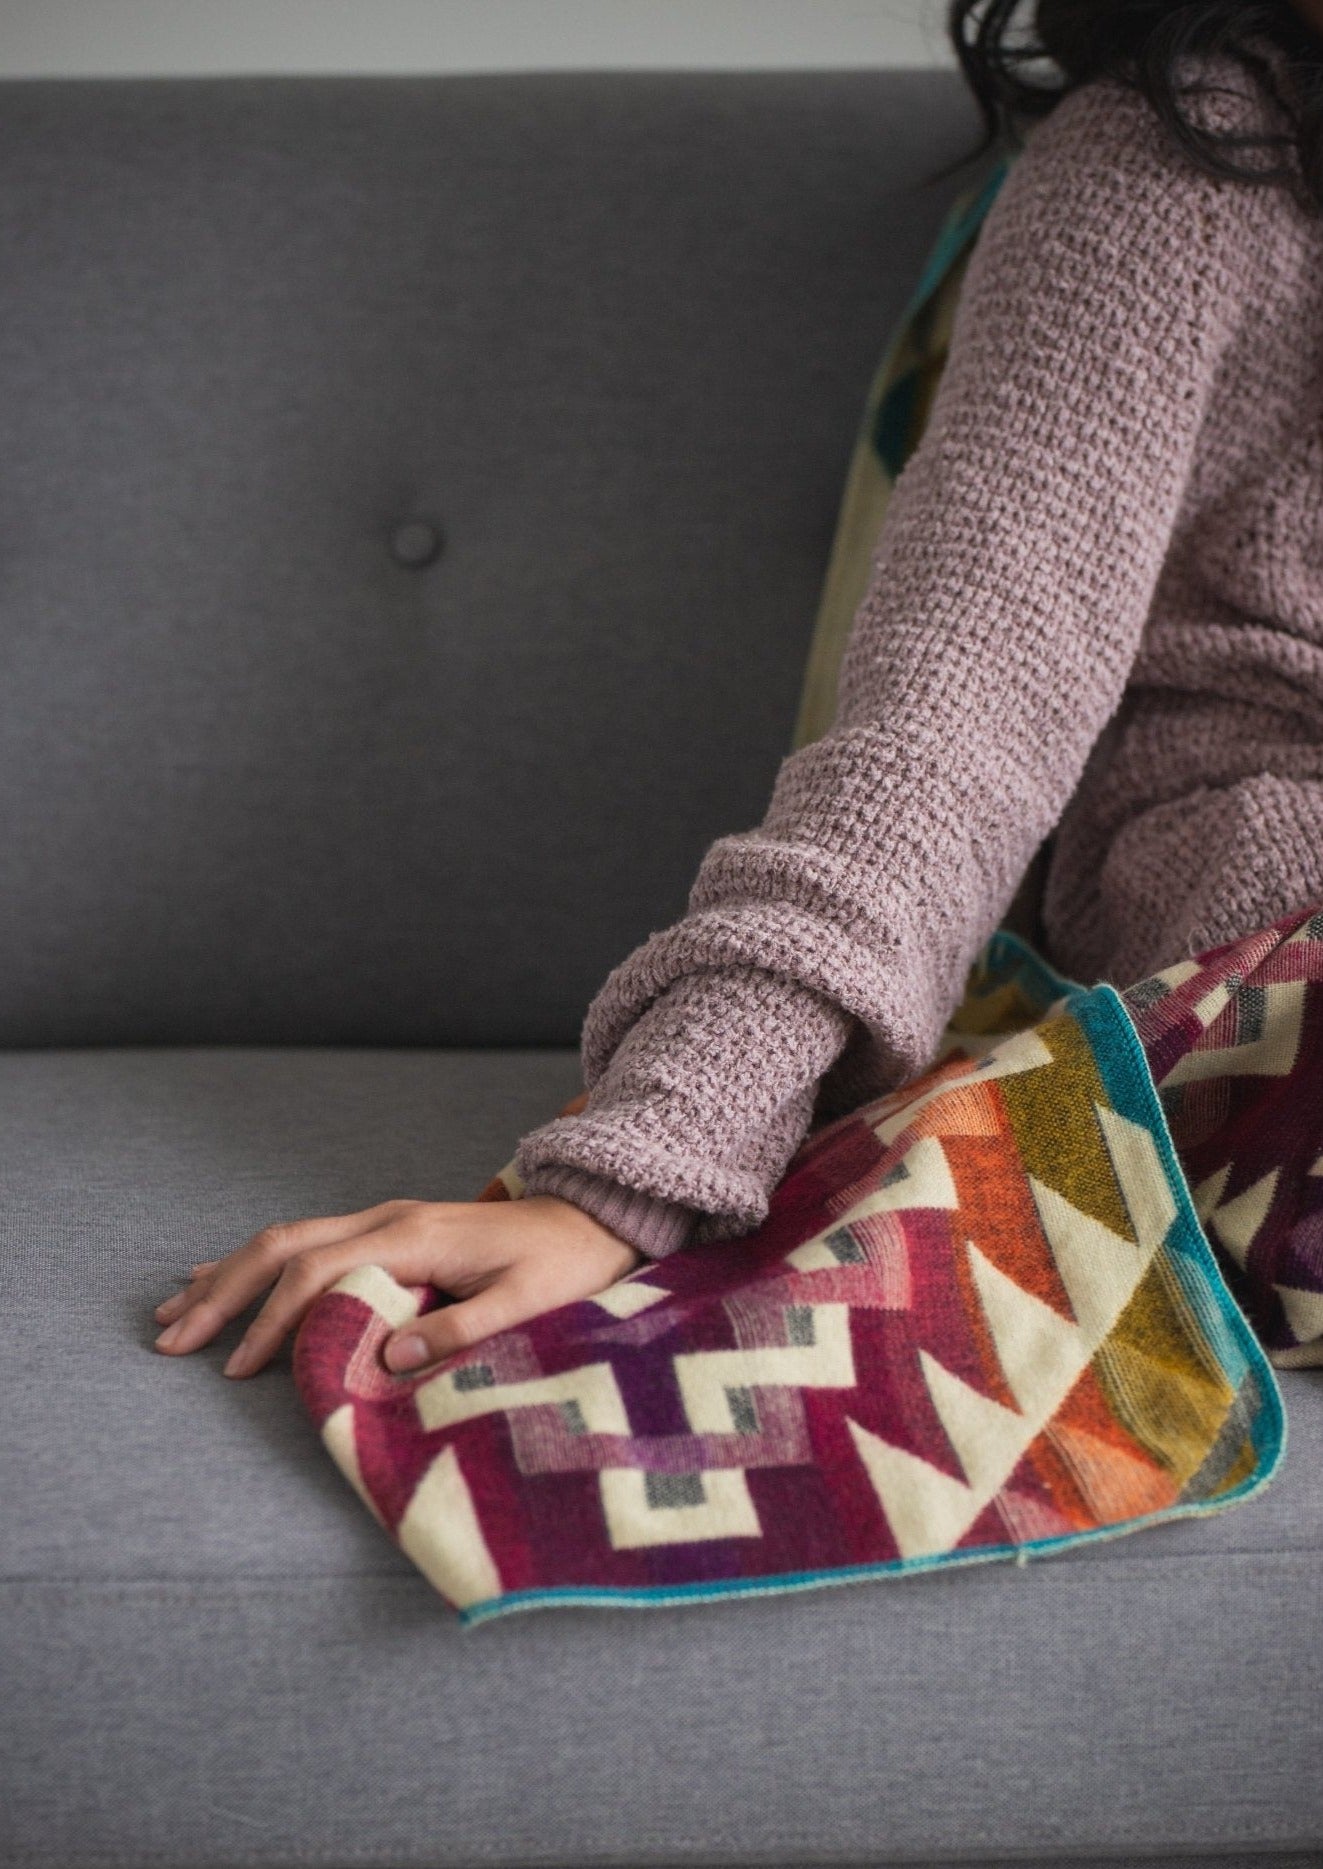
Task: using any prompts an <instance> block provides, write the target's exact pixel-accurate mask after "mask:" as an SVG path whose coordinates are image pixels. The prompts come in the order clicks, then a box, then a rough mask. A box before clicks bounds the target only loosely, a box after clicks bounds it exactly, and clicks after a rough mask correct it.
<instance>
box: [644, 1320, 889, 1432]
mask: <svg viewBox="0 0 1323 1869" xmlns="http://www.w3.org/2000/svg"><path fill="white" fill-rule="evenodd" d="M804 1308H805V1309H806V1310H808V1312H809V1314H810V1316H811V1317H812V1319H813V1339H814V1340H813V1342H812V1343H795V1344H788V1345H781V1344H759V1345H758V1346H757V1347H755V1348H754V1349H751V1350H697V1351H694V1352H692V1353H685V1354H681V1355H679V1356H675V1357H672V1359H671V1364H672V1367H673V1369H674V1371H675V1380H676V1384H677V1386H678V1388H679V1391H680V1399H681V1401H682V1402H683V1403H684V1412H685V1420H686V1421H687V1423H688V1425H689V1428H690V1429H691V1431H692V1432H693V1433H694V1434H735V1433H738V1431H739V1430H738V1426H737V1423H736V1421H735V1418H734V1416H733V1414H732V1413H731V1406H730V1396H729V1394H728V1391H729V1390H730V1389H732V1388H745V1389H751V1388H758V1387H760V1386H761V1387H775V1388H791V1389H852V1388H854V1386H855V1381H856V1378H855V1368H854V1351H853V1348H852V1346H851V1342H850V1307H849V1305H848V1304H815V1305H808V1306H806V1307H804Z"/></svg>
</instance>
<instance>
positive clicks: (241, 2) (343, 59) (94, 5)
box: [0, 0, 954, 78]
mask: <svg viewBox="0 0 1323 1869" xmlns="http://www.w3.org/2000/svg"><path fill="white" fill-rule="evenodd" d="M945 17H946V8H945V5H944V4H943V3H942V0H0V77H10V78H44V77H102V76H105V77H150V76H157V75H160V76H186V75H190V74H220V73H226V72H341V71H357V72H427V71H508V70H520V69H522V70H538V69H542V70H549V69H554V68H558V67H559V68H565V67H570V68H579V69H586V68H590V67H596V68H599V69H608V70H609V69H612V68H615V69H621V68H625V67H639V66H653V67H662V68H666V67H671V68H677V67H682V66H683V67H688V68H691V69H693V68H704V67H706V68H709V69H718V70H720V69H731V68H748V69H759V68H761V69H768V68H771V67H774V66H810V67H813V66H816V67H832V66H837V67H839V66H849V65H864V66H867V65H946V64H951V63H954V60H953V57H952V54H951V52H950V50H949V47H948V46H947V43H946V38H945V25H944V22H945Z"/></svg>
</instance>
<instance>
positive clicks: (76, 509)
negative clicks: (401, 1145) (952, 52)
mask: <svg viewBox="0 0 1323 1869" xmlns="http://www.w3.org/2000/svg"><path fill="white" fill-rule="evenodd" d="M976 131H977V120H976V115H975V112H974V108H973V105H972V102H971V101H970V100H969V99H968V96H967V93H966V92H965V89H964V86H963V82H962V80H961V79H960V78H959V76H958V74H956V73H955V72H954V71H950V70H944V69H936V68H935V69H932V70H877V71H809V72H777V71H771V72H757V73H737V72H718V73H711V72H684V71H668V72H660V73H658V72H585V73H566V72H550V73H518V74H510V73H499V74H480V75H462V76H459V75H456V76H438V77H422V78H416V77H384V78H383V77H361V78H359V77H346V78H326V77H295V78H285V77H258V78H250V77H244V78H239V77H225V78H203V79H196V78H195V79H160V78H156V79H141V80H138V79H132V80H129V79H105V80H101V79H94V80H87V79H76V80H46V79H41V80H10V81H7V82H5V83H0V420H2V421H3V424H4V441H3V448H0V486H2V487H3V497H2V498H0V667H2V668H3V682H2V684H0V796H3V799H4V822H3V834H2V835H0V865H3V875H2V876H0V1045H6V1046H18V1047H27V1046H45V1045H104V1044H144V1045H151V1044H323V1043H334V1044H348V1045H353V1044H372V1045H377V1044H379V1045H414V1044H419V1045H459V1046H465V1045H567V1044H571V1045H572V1044H575V1043H577V1041H578V1037H579V1030H580V1025H581V1021H582V1016H583V1012H584V1010H585V1007H586V1005H587V1002H588V1000H589V999H590V998H591V997H592V995H593V993H594V992H595V991H596V990H597V988H598V986H599V985H600V983H601V981H602V979H603V978H604V976H605V974H606V973H607V972H608V971H609V969H610V968H611V967H613V966H614V965H615V964H616V962H617V961H619V960H621V959H622V958H623V957H624V955H625V954H626V953H627V952H628V951H629V949H631V948H632V947H633V946H635V945H636V944H637V943H638V942H639V941H641V940H643V939H644V938H645V937H646V936H647V935H648V934H649V933H650V932H651V931H652V930H653V929H656V928H659V927H662V926H665V925H666V924H668V923H670V922H671V921H673V920H674V919H676V918H677V917H678V916H679V915H681V914H683V913H684V910H685V906H686V900H687V895H688V889H689V885H690V883H691V881H692V879H693V875H694V872H695V870H696V869H697V867H698V864H699V861H700V860H701V857H702V855H703V852H704V851H705V849H706V848H707V846H708V845H709V844H710V843H711V842H712V840H713V839H714V838H716V837H718V836H721V835H722V834H724V833H725V832H727V831H731V830H735V829H742V828H746V827H748V826H751V825H753V824H756V823H757V822H758V821H759V820H760V819H761V817H762V815H763V812H764V810H765V808H766V804H767V799H768V795H769V793H770V790H771V785H772V781H773V779H774V777H775V774H776V769H777V767H778V765H779V763H780V761H781V759H782V758H784V757H785V755H786V753H787V751H788V749H789V742H790V735H791V731H792V728H793V722H794V716H795V709H796V703H797V700H798V695H799V685H800V679H801V675H802V672H803V667H804V660H805V656H806V653H807V649H808V643H809V637H810V632H811V627H812V622H813V616H814V610H815V605H816V602H817V597H818V591H819V588H820V584H821V581H822V576H823V573H824V570H825V567H826V561H827V554H828V549H829V546H830V543H831V536H832V529H833V526H834V523H835V518H836V512H837V505H838V501H839V498H840V494H841V490H842V486H843V482H844V476H845V470H846V466H847V463H848V460H849V456H850V450H851V446H852V443H853V441H854V437H855V433H856V430H857V426H858V422H859V417H860V412H861V408H862V402H863V397H864V394H865V391H866V388H867V385H868V383H869V381H870V379H871V376H872V373H873V371H874V369H875V368H876V366H877V363H878V361H879V358H880V355H881V350H882V346H883V344H884V342H885V340H886V338H887V336H888V335H889V332H890V329H891V327H892V325H893V323H894V321H895V319H896V317H897V316H898V314H899V312H900V309H901V307H902V305H903V303H904V300H905V298H906V297H907V296H908V293H909V291H910V289H911V287H912V285H913V283H914V281H915V279H916V278H917V276H918V272H919V269H920V267H921V265H922V262H923V258H924V255H925V252H926V251H927V249H928V246H929V245H930V243H931V241H932V239H933V238H934V237H935V234H936V230H937V227H938V225H939V222H940V220H941V218H942V215H943V214H944V213H945V211H946V208H947V207H948V205H949V203H950V201H951V199H952V197H953V196H954V194H955V193H956V192H958V191H959V190H960V189H963V188H965V187H967V186H969V185H970V181H971V179H977V177H978V175H979V174H980V173H981V167H980V165H978V164H975V165H972V166H970V167H966V168H962V169H961V170H960V171H959V172H958V173H957V174H956V175H955V176H953V177H951V178H948V179H946V180H944V181H942V182H940V183H937V184H935V185H925V184H924V182H923V178H924V177H925V176H926V175H927V174H928V173H929V171H931V170H932V169H933V168H935V167H937V166H938V165H939V164H940V163H942V162H945V161H947V160H948V159H950V158H951V157H953V156H955V155H956V154H958V153H961V152H963V151H964V150H965V149H967V148H968V147H970V146H971V145H972V143H973V141H974V138H975V134H976Z"/></svg>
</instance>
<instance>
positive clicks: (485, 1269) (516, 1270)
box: [156, 1194, 645, 1376]
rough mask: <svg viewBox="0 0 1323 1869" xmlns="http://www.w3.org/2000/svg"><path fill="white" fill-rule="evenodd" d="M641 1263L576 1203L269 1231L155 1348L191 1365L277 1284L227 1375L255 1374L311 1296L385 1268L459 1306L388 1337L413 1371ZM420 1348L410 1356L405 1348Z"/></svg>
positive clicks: (454, 1207) (214, 1267)
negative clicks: (194, 1355)
mask: <svg viewBox="0 0 1323 1869" xmlns="http://www.w3.org/2000/svg"><path fill="white" fill-rule="evenodd" d="M644 1257H645V1255H644V1254H643V1253H641V1252H639V1251H638V1249H637V1248H636V1247H634V1246H631V1245H629V1243H628V1242H627V1241H625V1240H622V1239H621V1238H619V1236H618V1235H617V1234H615V1233H612V1232H611V1230H610V1229H609V1228H608V1227H604V1226H602V1225H601V1224H600V1223H599V1222H598V1221H596V1220H594V1219H593V1217H592V1215H591V1214H587V1213H585V1212H584V1211H583V1209H582V1208H580V1207H576V1206H575V1205H574V1204H573V1202H572V1201H563V1200H561V1199H560V1198H559V1196H557V1195H555V1194H526V1195H523V1196H521V1197H520V1198H519V1199H517V1200H511V1201H500V1200H497V1201H409V1200H400V1201H383V1202H382V1203H381V1205H380V1206H379V1207H366V1208H364V1209H363V1210H362V1211H361V1212H359V1213H354V1214H328V1215H325V1216H323V1217H321V1218H318V1219H312V1220H290V1221H285V1222H283V1223H279V1224H277V1225H275V1226H269V1227H263V1228H262V1231H261V1232H260V1233H255V1234H254V1235H253V1237H252V1238H251V1239H250V1240H247V1241H246V1242H245V1243H244V1244H243V1245H242V1246H240V1247H238V1248H237V1249H236V1250H235V1251H234V1252H232V1253H230V1254H229V1255H228V1256H227V1257H226V1258H224V1259H207V1260H204V1261H202V1262H201V1263H200V1264H199V1265H196V1266H194V1268H193V1280H192V1283H191V1284H190V1285H189V1287H188V1290H187V1291H181V1292H177V1293H176V1294H175V1296H174V1297H173V1298H167V1299H166V1300H165V1302H164V1304H160V1305H158V1306H157V1308H156V1320H157V1322H158V1323H160V1324H166V1325H168V1328H167V1329H166V1330H163V1331H162V1333H161V1335H160V1336H159V1337H158V1338H157V1339H156V1348H157V1349H158V1350H163V1351H165V1352H166V1353H167V1354H168V1355H170V1356H183V1355H187V1354H188V1352H189V1351H190V1350H198V1349H201V1347H202V1345H203V1344H204V1343H210V1342H211V1339H212V1338H213V1337H214V1336H215V1335H216V1332H217V1331H218V1330H220V1329H221V1327H222V1326H223V1325H224V1324H227V1323H228V1322H229V1320H230V1319H231V1318H232V1317H237V1316H238V1315H239V1313H240V1311H242V1310H243V1309H244V1308H245V1306H247V1305H249V1304H251V1303H252V1301H253V1299H254V1298H256V1297H257V1296H258V1294H259V1293H260V1292H262V1291H264V1290H265V1288H266V1287H267V1286H268V1285H270V1284H271V1282H272V1280H273V1279H274V1280H275V1285H274V1289H273V1290H272V1292H271V1294H270V1296H269V1297H268V1298H267V1300H266V1303H265V1304H264V1305H263V1306H262V1308H261V1310H260V1311H259V1312H258V1313H257V1315H256V1317H254V1319H253V1320H252V1322H251V1323H250V1324H249V1326H248V1328H247V1330H246V1331H245V1332H244V1335H243V1338H242V1340H241V1341H240V1343H239V1344H238V1345H237V1346H236V1348H235V1350H234V1352H233V1354H232V1355H231V1357H230V1360H229V1361H228V1363H226V1365H225V1374H226V1375H227V1376H251V1375H255V1374H256V1372H257V1371H258V1370H259V1369H261V1368H262V1367H263V1365H264V1364H266V1363H267V1362H269V1361H270V1359H271V1357H272V1356H273V1355H274V1354H275V1352H276V1350H277V1349H278V1348H279V1346H280V1343H281V1341H282V1340H283V1338H284V1336H285V1332H286V1331H287V1330H289V1329H290V1328H291V1327H292V1326H294V1325H297V1324H298V1322H299V1321H300V1319H301V1318H302V1317H303V1314H304V1312H305V1311H306V1310H307V1309H308V1307H309V1305H311V1303H312V1301H313V1299H314V1298H317V1297H320V1295H321V1294H322V1292H324V1291H326V1290H328V1289H329V1288H330V1286H332V1285H334V1284H335V1282H336V1280H337V1279H340V1278H343V1277H344V1275H345V1273H346V1272H351V1271H353V1269H354V1267H355V1266H360V1265H379V1266H382V1267H384V1269H385V1270H386V1271H387V1272H389V1273H390V1274H391V1276H392V1277H393V1278H395V1279H396V1280H398V1282H399V1283H400V1284H401V1285H429V1284H430V1285H435V1286H437V1287H438V1289H439V1290H441V1291H444V1292H447V1293H449V1294H450V1295H451V1296H452V1298H454V1299H456V1300H457V1301H458V1302H455V1303H451V1304H447V1305H440V1306H438V1308H437V1309H436V1310H434V1311H429V1312H427V1313H426V1315H425V1316H423V1317H420V1318H416V1319H415V1320H414V1321H413V1322H411V1323H409V1324H406V1325H405V1326H404V1327H403V1328H402V1329H401V1330H399V1331H397V1332H396V1333H395V1334H394V1335H393V1336H391V1337H389V1338H388V1339H387V1341H386V1344H385V1347H384V1355H385V1359H386V1366H387V1368H388V1369H417V1368H421V1367H423V1366H424V1365H425V1364H428V1363H432V1362H436V1361H439V1360H440V1359H441V1358H443V1357H447V1356H451V1355H453V1354H454V1352H455V1351H456V1350H462V1349H466V1348H467V1347H468V1346H469V1345H470V1344H473V1343H480V1342H481V1341H482V1339H483V1338H484V1337H490V1336H492V1335H493V1334H494V1333H495V1332H496V1331H500V1330H508V1329H510V1328H511V1327H512V1326H513V1325H515V1324H522V1323H524V1322H525V1321H526V1320H527V1319H528V1318H530V1317H537V1316H538V1315H539V1314H540V1313H541V1312H543V1311H553V1310H555V1308H556V1307H557V1305H562V1304H570V1303H572V1302H574V1300H576V1299H579V1298H591V1297H593V1296H594V1295H595V1293H597V1292H599V1291H605V1289H606V1288H607V1286H608V1285H613V1284H614V1283H615V1282H616V1280H617V1279H619V1278H623V1277H624V1275H625V1274H626V1273H627V1272H631V1271H633V1269H634V1267H635V1266H637V1265H639V1264H641V1263H642V1261H643V1259H644ZM413 1340H417V1341H418V1342H419V1344H420V1345H421V1348H420V1349H419V1350H418V1351H417V1352H416V1353H415V1354H409V1353H408V1352H407V1346H408V1345H409V1344H410V1342H412V1341H413Z"/></svg>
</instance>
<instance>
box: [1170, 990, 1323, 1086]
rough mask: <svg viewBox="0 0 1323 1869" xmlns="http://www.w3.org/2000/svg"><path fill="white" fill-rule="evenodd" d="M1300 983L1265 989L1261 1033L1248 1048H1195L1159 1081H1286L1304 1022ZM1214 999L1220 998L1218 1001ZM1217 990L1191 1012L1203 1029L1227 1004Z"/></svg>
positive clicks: (1224, 995) (1222, 992)
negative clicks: (1249, 1078) (1262, 1030)
mask: <svg viewBox="0 0 1323 1869" xmlns="http://www.w3.org/2000/svg"><path fill="white" fill-rule="evenodd" d="M1307 985H1308V982H1307V981H1305V980H1281V981H1278V982H1276V983H1275V984H1274V985H1272V986H1269V987H1267V988H1266V989H1265V995H1264V997H1265V1001H1266V1007H1267V1016H1266V1020H1265V1024H1266V1027H1267V1029H1266V1031H1265V1032H1264V1034H1263V1036H1262V1038H1256V1039H1255V1040H1254V1041H1253V1042H1252V1043H1251V1044H1248V1045H1219V1046H1218V1047H1217V1048H1216V1050H1201V1049H1199V1048H1198V1047H1196V1048H1195V1049H1194V1050H1192V1051H1187V1052H1186V1053H1185V1054H1184V1056H1183V1057H1180V1058H1178V1059H1177V1061H1176V1063H1175V1064H1174V1065H1173V1066H1172V1068H1171V1069H1170V1071H1168V1072H1167V1075H1166V1076H1165V1077H1164V1078H1163V1079H1162V1088H1163V1089H1164V1090H1165V1089H1166V1088H1167V1086H1168V1085H1169V1084H1189V1083H1194V1082H1196V1081H1197V1080H1198V1079H1200V1078H1204V1077H1245V1076H1249V1075H1251V1074H1252V1075H1254V1076H1258V1077H1286V1076H1287V1075H1288V1074H1289V1073H1290V1072H1291V1071H1292V1070H1293V1069H1294V1067H1295V1061H1296V1055H1297V1053H1298V1051H1299V1048H1300V1031H1301V1027H1302V1024H1303V1022H1304V1011H1305V989H1306V987H1307ZM1219 996H1220V998H1219ZM1230 997H1231V995H1230V994H1229V993H1228V992H1227V990H1226V988H1225V987H1224V986H1222V985H1218V986H1216V987H1214V988H1213V990H1212V992H1211V993H1209V994H1208V995H1207V997H1206V998H1205V999H1202V1000H1200V1002H1199V1004H1198V1005H1197V1006H1196V1007H1195V1011H1196V1012H1197V1013H1198V1015H1199V1017H1200V1019H1201V1020H1202V1021H1203V1024H1204V1025H1205V1026H1211V1025H1212V1023H1213V1020H1214V1019H1215V1018H1216V1017H1217V1015H1218V1013H1219V1012H1221V1010H1222V1007H1223V1006H1225V1005H1226V1004H1227V1003H1228V1001H1229V1000H1230Z"/></svg>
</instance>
